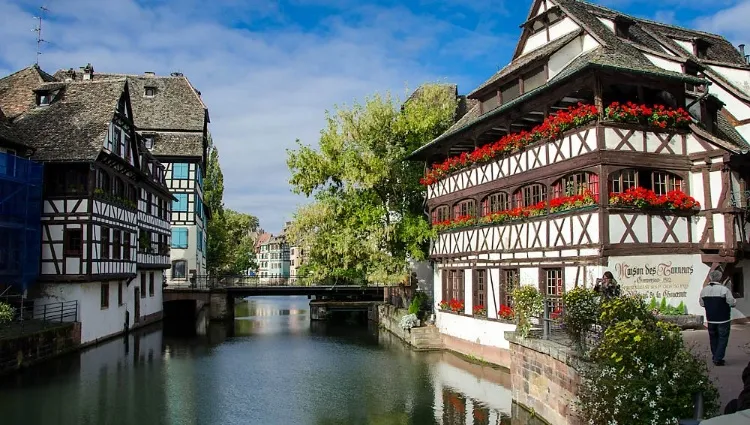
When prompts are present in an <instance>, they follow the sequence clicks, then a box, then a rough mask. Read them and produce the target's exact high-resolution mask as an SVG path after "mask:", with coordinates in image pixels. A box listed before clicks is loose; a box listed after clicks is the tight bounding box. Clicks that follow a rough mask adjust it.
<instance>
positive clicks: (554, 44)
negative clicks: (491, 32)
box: [467, 30, 583, 97]
mask: <svg viewBox="0 0 750 425" xmlns="http://www.w3.org/2000/svg"><path fill="white" fill-rule="evenodd" d="M582 32H583V31H581V30H578V31H573V32H571V33H568V34H566V35H563V36H562V37H559V38H557V39H556V40H553V41H551V42H550V43H548V44H547V45H545V46H543V47H541V48H539V49H535V50H532V51H531V52H529V53H527V54H525V55H523V56H519V57H517V58H516V59H514V60H513V61H512V62H511V63H509V64H508V65H506V66H505V67H504V68H503V69H501V70H500V71H498V72H497V73H495V75H493V76H492V77H490V79H488V80H487V81H485V82H484V83H482V84H480V85H479V87H477V88H476V89H475V90H474V91H472V92H471V93H469V94H468V95H467V96H469V97H473V96H474V95H475V94H477V92H480V91H482V90H483V89H484V88H486V87H488V86H490V85H492V84H493V83H495V82H496V81H498V80H501V79H503V78H505V77H506V76H508V75H510V74H512V73H513V72H516V71H518V70H519V69H521V68H524V67H525V66H526V65H528V64H529V63H531V62H534V61H536V60H538V59H542V58H546V57H548V56H550V55H552V54H553V53H555V52H556V51H558V50H559V49H560V48H562V47H563V46H565V45H566V44H568V43H570V42H571V41H572V40H573V39H575V38H576V37H578V36H579V35H581V34H582Z"/></svg>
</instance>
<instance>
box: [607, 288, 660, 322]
mask: <svg viewBox="0 0 750 425" xmlns="http://www.w3.org/2000/svg"><path fill="white" fill-rule="evenodd" d="M635 319H638V320H640V321H641V322H643V323H644V324H654V323H656V318H654V315H653V314H651V312H650V311H649V309H648V307H647V306H646V303H645V302H643V300H642V299H641V298H639V297H638V296H622V297H617V298H605V299H604V300H603V301H602V304H601V313H600V314H599V323H600V324H601V325H602V327H603V328H604V329H606V328H609V327H610V326H613V325H615V324H617V323H618V322H624V321H627V320H635Z"/></svg>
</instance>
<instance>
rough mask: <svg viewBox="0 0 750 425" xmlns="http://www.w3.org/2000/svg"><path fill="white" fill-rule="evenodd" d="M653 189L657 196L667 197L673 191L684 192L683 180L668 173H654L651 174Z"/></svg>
mask: <svg viewBox="0 0 750 425" xmlns="http://www.w3.org/2000/svg"><path fill="white" fill-rule="evenodd" d="M651 187H652V189H651V190H653V191H654V193H656V194H657V195H666V194H667V193H668V192H671V191H673V190H679V191H682V179H681V178H679V177H677V176H675V175H674V174H672V173H668V172H666V171H654V172H653V173H652V174H651Z"/></svg>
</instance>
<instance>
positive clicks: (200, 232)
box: [197, 230, 203, 252]
mask: <svg viewBox="0 0 750 425" xmlns="http://www.w3.org/2000/svg"><path fill="white" fill-rule="evenodd" d="M197 242H198V252H203V230H198V240H197Z"/></svg>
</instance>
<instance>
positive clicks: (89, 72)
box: [81, 63, 94, 80]
mask: <svg viewBox="0 0 750 425" xmlns="http://www.w3.org/2000/svg"><path fill="white" fill-rule="evenodd" d="M81 69H83V79H84V80H93V79H94V67H93V66H91V64H90V63H88V64H86V66H83V67H81Z"/></svg>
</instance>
